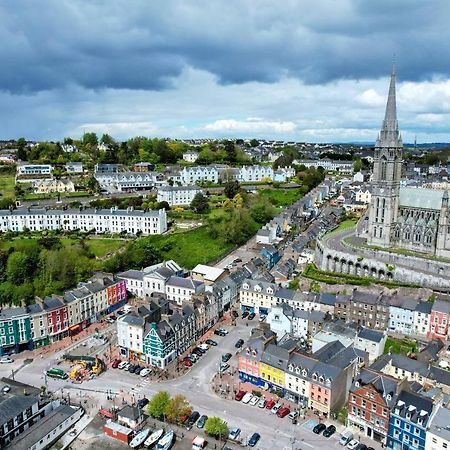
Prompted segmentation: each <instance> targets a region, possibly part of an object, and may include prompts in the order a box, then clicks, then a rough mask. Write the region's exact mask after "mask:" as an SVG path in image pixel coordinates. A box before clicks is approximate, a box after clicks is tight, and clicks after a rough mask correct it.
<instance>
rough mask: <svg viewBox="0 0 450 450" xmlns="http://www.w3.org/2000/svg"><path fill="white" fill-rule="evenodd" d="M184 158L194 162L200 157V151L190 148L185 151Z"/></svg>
mask: <svg viewBox="0 0 450 450" xmlns="http://www.w3.org/2000/svg"><path fill="white" fill-rule="evenodd" d="M183 159H184V160H185V161H187V162H190V163H194V162H195V161H197V159H198V152H196V151H194V150H188V151H187V152H185V153H183Z"/></svg>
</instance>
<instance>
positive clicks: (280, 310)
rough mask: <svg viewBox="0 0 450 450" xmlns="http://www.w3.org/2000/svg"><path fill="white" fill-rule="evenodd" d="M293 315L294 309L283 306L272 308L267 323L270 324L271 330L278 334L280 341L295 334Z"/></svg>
mask: <svg viewBox="0 0 450 450" xmlns="http://www.w3.org/2000/svg"><path fill="white" fill-rule="evenodd" d="M291 313H292V309H291V308H290V307H289V306H288V305H285V304H281V305H279V306H274V307H272V308H271V309H270V311H269V314H267V317H266V323H268V324H269V326H270V330H271V331H273V332H274V333H276V334H277V339H278V340H279V339H281V338H282V337H283V336H284V335H286V334H292V333H293V326H292V315H291ZM288 314H289V315H288Z"/></svg>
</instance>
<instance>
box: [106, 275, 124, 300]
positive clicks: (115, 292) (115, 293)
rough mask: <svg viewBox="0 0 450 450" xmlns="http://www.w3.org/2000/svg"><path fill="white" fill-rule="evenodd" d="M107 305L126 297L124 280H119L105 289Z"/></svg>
mask: <svg viewBox="0 0 450 450" xmlns="http://www.w3.org/2000/svg"><path fill="white" fill-rule="evenodd" d="M106 295H107V299H108V305H115V304H116V303H119V302H121V301H122V300H125V299H126V298H127V285H126V281H125V280H120V281H118V282H117V283H115V284H114V285H112V286H110V287H108V288H107V289H106Z"/></svg>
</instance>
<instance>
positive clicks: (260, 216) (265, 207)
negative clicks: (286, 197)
mask: <svg viewBox="0 0 450 450" xmlns="http://www.w3.org/2000/svg"><path fill="white" fill-rule="evenodd" d="M250 214H251V216H252V218H253V220H254V221H255V222H258V223H267V222H269V220H271V219H272V218H273V217H274V216H275V208H274V207H273V206H272V205H271V204H270V202H269V200H268V199H266V198H261V199H260V200H259V201H257V202H255V203H253V204H252V206H251V207H250Z"/></svg>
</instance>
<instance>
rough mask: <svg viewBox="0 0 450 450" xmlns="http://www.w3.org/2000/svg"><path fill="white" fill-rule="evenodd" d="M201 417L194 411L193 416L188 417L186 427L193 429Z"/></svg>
mask: <svg viewBox="0 0 450 450" xmlns="http://www.w3.org/2000/svg"><path fill="white" fill-rule="evenodd" d="M199 417H200V413H199V412H198V411H192V413H191V415H190V416H189V417H188V420H187V421H186V426H187V427H188V428H191V427H192V426H193V425H194V423H195V422H197V420H198V418H199Z"/></svg>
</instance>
